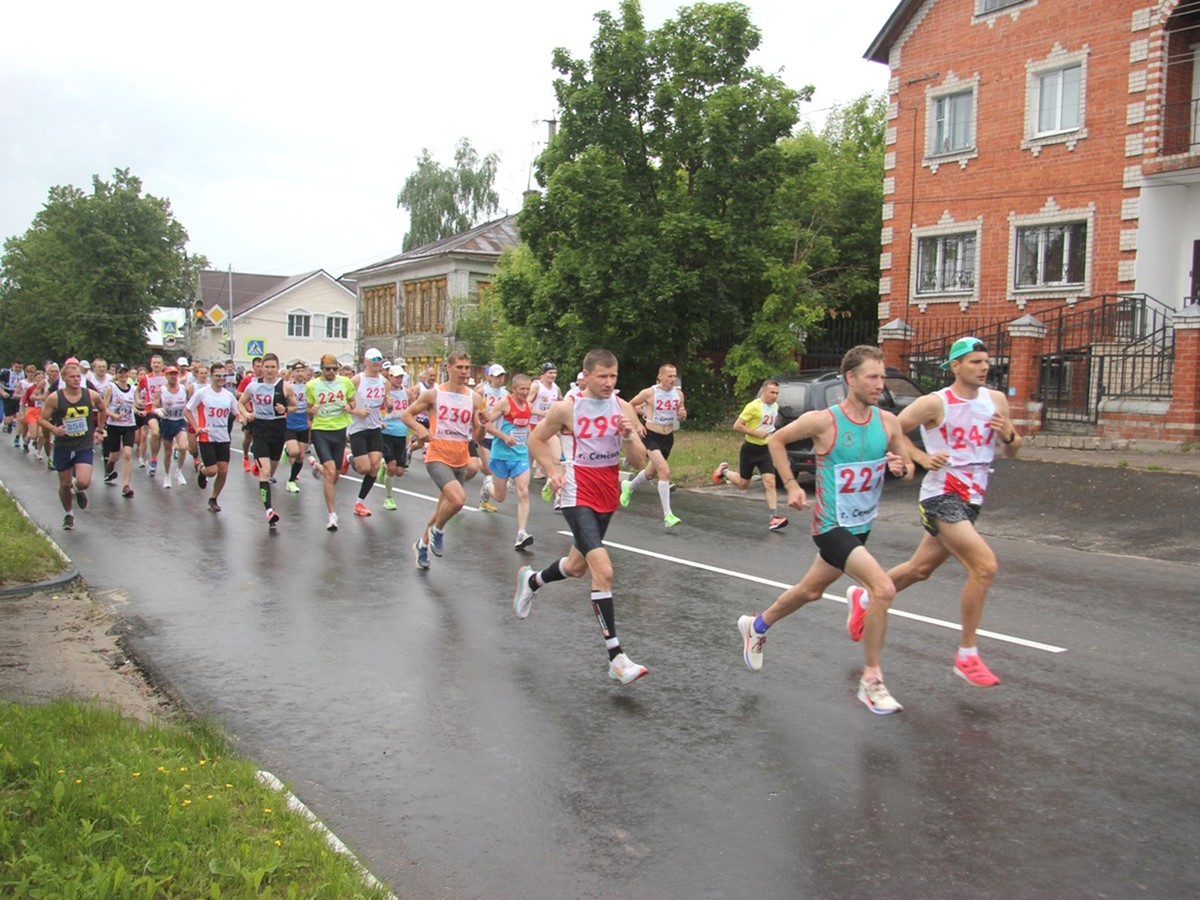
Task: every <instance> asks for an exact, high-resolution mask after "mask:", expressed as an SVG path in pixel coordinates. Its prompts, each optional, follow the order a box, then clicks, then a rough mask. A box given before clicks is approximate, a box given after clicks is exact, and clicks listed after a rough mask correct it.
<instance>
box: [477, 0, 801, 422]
mask: <svg viewBox="0 0 1200 900" xmlns="http://www.w3.org/2000/svg"><path fill="white" fill-rule="evenodd" d="M596 19H597V21H598V23H599V29H598V33H597V35H596V38H595V40H594V41H593V42H592V49H591V57H590V59H586V60H585V59H575V58H572V57H571V56H570V55H569V54H568V53H567V51H566V50H563V49H559V50H557V51H555V54H554V66H555V68H556V69H557V71H558V73H559V77H558V78H557V79H556V80H555V82H554V90H555V94H556V97H557V100H558V105H559V108H560V110H561V122H560V128H559V131H558V134H557V136H556V137H555V138H554V140H553V141H551V143H550V145H549V147H548V148H547V149H546V151H545V152H544V153H543V154H542V156H541V157H540V159H539V161H538V166H537V178H538V181H539V183H540V184H541V185H542V186H543V188H544V191H543V193H542V194H541V195H540V196H539V197H537V198H532V199H530V200H529V201H527V203H526V205H525V207H524V209H523V210H522V212H521V215H520V219H519V226H520V230H521V237H522V240H523V241H525V242H526V244H527V245H528V248H529V251H530V257H529V258H524V257H522V258H519V259H517V258H514V259H515V261H517V262H519V263H520V266H519V267H518V268H517V270H516V271H512V272H509V271H504V270H502V272H501V275H500V277H499V278H498V279H497V289H498V291H499V294H500V298H501V302H502V304H503V308H504V314H505V318H506V319H507V321H508V322H510V323H512V324H513V325H516V326H518V327H521V328H524V329H526V330H527V331H528V333H530V334H531V335H532V336H533V337H534V338H535V339H536V340H539V341H542V342H543V343H544V353H546V354H552V355H553V357H554V358H556V359H558V360H560V361H561V365H563V366H564V367H571V366H573V365H575V364H577V363H578V360H579V359H581V358H582V356H583V354H584V352H586V351H587V350H588V349H590V348H591V347H595V346H606V347H608V348H609V349H611V350H613V351H614V352H615V353H617V355H618V356H619V358H620V359H621V365H622V381H623V382H625V383H629V382H631V381H632V382H633V383H634V384H640V382H641V381H645V380H647V379H652V378H653V374H654V372H655V370H656V369H657V367H658V365H659V363H660V362H662V361H664V360H671V361H673V362H675V363H676V364H677V365H679V366H680V367H681V368H682V369H683V370H684V374H685V380H686V381H687V383H688V385H689V386H690V387H691V388H692V389H693V391H694V390H695V389H696V388H697V387H698V384H697V381H698V380H703V378H704V377H705V376H704V373H705V371H706V367H705V366H704V365H703V364H702V353H703V351H705V350H708V349H711V348H718V349H723V348H725V347H728V346H729V345H730V344H731V343H733V342H734V341H736V340H737V339H740V337H741V336H743V335H744V334H745V333H746V331H747V329H748V328H749V327H750V324H751V321H752V319H753V317H754V314H755V312H756V311H757V310H758V309H759V308H761V307H762V305H763V304H764V302H765V301H766V300H767V298H768V297H769V296H771V295H781V300H780V302H781V304H782V305H783V306H785V307H788V308H794V307H795V306H796V305H797V304H800V303H802V302H803V299H804V297H805V296H806V295H805V293H804V292H803V290H801V288H802V286H801V285H799V284H798V282H797V280H796V279H795V278H794V277H792V276H790V275H789V274H788V273H787V272H785V271H782V270H781V267H780V261H781V260H788V259H790V258H791V249H792V245H793V241H794V228H793V226H792V224H791V223H790V222H788V221H786V220H781V218H780V216H779V214H778V204H777V202H776V194H777V192H778V190H779V186H780V185H781V183H782V182H783V179H784V176H785V175H786V163H787V157H786V155H785V154H784V152H783V151H782V149H781V147H780V144H779V141H780V139H781V138H784V137H787V136H788V135H789V134H790V133H791V131H792V128H793V127H794V125H795V124H796V122H797V119H798V105H799V103H800V102H801V101H802V100H805V99H807V98H808V97H809V96H810V95H811V91H812V88H811V87H808V88H804V89H801V90H794V89H792V88H790V87H788V86H787V85H786V84H784V83H783V81H782V80H781V79H780V78H778V77H777V76H775V75H772V74H768V73H765V72H763V71H762V70H761V69H760V68H757V67H754V66H751V65H749V64H748V60H749V58H750V56H751V54H752V53H753V51H754V50H755V49H756V48H757V47H758V45H759V40H760V37H761V36H760V33H759V30H758V29H757V28H756V27H755V26H754V25H753V23H752V22H751V21H750V18H749V15H748V11H747V9H746V7H745V6H744V5H742V4H740V3H699V4H695V5H692V6H688V7H684V8H682V9H680V10H679V12H678V14H677V17H676V18H675V19H672V20H669V21H667V22H665V23H664V24H663V26H662V27H661V28H659V29H658V30H647V29H646V27H645V25H644V22H643V18H642V13H641V8H640V5H639V4H638V2H636V0H625V2H622V3H621V7H620V15H619V17H617V16H614V15H612V14H611V13H608V12H601V13H599V14H598V15H597V16H596ZM571 360H575V361H576V363H572V362H571ZM647 383H648V382H647ZM689 405H691V404H690V403H689Z"/></svg>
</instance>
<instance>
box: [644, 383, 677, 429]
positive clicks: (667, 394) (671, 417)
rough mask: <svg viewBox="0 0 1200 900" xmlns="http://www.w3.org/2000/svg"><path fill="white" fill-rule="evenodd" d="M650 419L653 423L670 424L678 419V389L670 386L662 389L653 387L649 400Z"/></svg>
mask: <svg viewBox="0 0 1200 900" xmlns="http://www.w3.org/2000/svg"><path fill="white" fill-rule="evenodd" d="M650 405H651V407H652V409H651V410H650V421H651V422H653V423H654V424H655V425H663V426H671V425H674V424H675V423H676V422H678V421H679V390H678V389H677V388H671V390H669V391H664V390H663V389H662V388H659V387H655V388H654V396H653V397H652V398H651V400H650Z"/></svg>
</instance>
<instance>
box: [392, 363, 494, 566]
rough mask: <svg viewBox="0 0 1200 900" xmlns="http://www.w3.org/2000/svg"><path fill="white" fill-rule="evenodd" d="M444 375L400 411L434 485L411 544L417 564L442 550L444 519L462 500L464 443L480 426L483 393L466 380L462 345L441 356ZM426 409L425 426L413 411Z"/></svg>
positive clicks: (455, 511) (467, 454)
mask: <svg viewBox="0 0 1200 900" xmlns="http://www.w3.org/2000/svg"><path fill="white" fill-rule="evenodd" d="M446 371H447V372H448V373H449V378H448V380H447V381H446V382H445V383H443V384H439V385H438V386H437V387H435V388H433V389H432V390H428V391H424V392H423V393H422V394H421V395H420V396H419V397H417V399H416V400H415V401H414V402H413V403H412V404H411V405H410V406H409V407H408V409H406V410H404V412H403V413H401V414H400V418H401V419H403V421H404V424H405V425H407V426H408V428H409V430H410V431H411V432H412V433H413V434H414V435H415V436H416V437H418V438H420V439H421V440H422V441H423V442H424V441H427V442H428V446H427V447H426V449H425V471H426V472H428V473H429V477H430V478H432V479H433V483H434V484H435V485H437V488H438V491H439V495H438V503H437V507H436V508H435V509H434V511H433V515H432V516H430V518H429V521H428V522H427V523H426V524H425V531H424V533H423V534H422V535H421V537H420V538H419V539H418V540H417V542H416V543H415V544H413V553H414V554H415V556H416V560H417V568H419V569H428V568H429V554H430V552H431V551H432V552H433V555H434V556H439V557H440V556H442V554H443V553H444V537H443V535H444V533H445V529H446V525H447V524H448V523H449V521H450V520H451V519H453V518H454V517H455V516H456V515H457V514H458V511H459V510H460V509H462V508H463V504H464V503H466V502H467V492H466V488H465V487H464V484H465V483H466V479H467V469H468V467H469V466H470V464H471V453H470V450H469V449H468V447H467V445H468V444H469V443H470V442H471V438H472V435H473V434H474V433H477V432H479V431H480V430H481V429H482V426H481V424H480V423H481V422H482V418H481V417H480V414H481V413H482V411H483V398H482V397H480V396H479V395H478V394H476V393H475V392H474V391H472V390H471V389H470V388H469V387H468V386H467V380H468V379H469V378H470V377H471V357H470V355H469V354H468V353H467V352H466V351H464V350H455V351H454V352H453V353H451V354H450V355H449V356H448V357H447V358H446ZM423 412H427V413H428V414H429V427H428V428H426V427H425V426H424V425H422V424H421V423H420V422H419V421H418V420H417V416H418V415H420V414H421V413H423Z"/></svg>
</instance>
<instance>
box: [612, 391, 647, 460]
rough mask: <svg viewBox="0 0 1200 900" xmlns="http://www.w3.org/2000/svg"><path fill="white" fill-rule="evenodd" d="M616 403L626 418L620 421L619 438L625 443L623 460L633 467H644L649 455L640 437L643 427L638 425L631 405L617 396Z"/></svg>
mask: <svg viewBox="0 0 1200 900" xmlns="http://www.w3.org/2000/svg"><path fill="white" fill-rule="evenodd" d="M617 403H619V404H620V405H621V412H622V413H624V414H625V418H626V420H627V421H624V422H622V423H621V440H622V441H623V442H624V443H625V462H626V463H627V464H628V465H629V466H630V468H633V469H641V468H644V467H645V465H646V458H647V457H648V456H649V454H648V453H646V445H645V444H643V443H642V438H641V434H642V433H644V430H645V429H644V428H642V427H639V424H638V418H637V413H635V412H634V411H633V407H632V406H630V405H629V404H628V403H627V402H626V401H624V400H622V399H621V398H620V397H618V398H617Z"/></svg>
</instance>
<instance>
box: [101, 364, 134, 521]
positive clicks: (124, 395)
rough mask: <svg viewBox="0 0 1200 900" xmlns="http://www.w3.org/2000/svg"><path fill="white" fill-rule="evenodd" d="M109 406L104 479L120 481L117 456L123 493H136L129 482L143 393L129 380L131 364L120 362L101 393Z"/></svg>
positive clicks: (127, 496)
mask: <svg viewBox="0 0 1200 900" xmlns="http://www.w3.org/2000/svg"><path fill="white" fill-rule="evenodd" d="M100 396H101V397H103V398H104V405H105V407H106V408H107V409H108V423H107V425H106V426H105V427H106V429H107V433H106V434H105V435H104V446H103V451H104V483H105V484H116V482H117V477H118V473H117V459H118V458H120V460H121V472H120V478H121V480H122V484H121V496H122V497H126V498H131V497H133V486H132V485H131V484H130V483H129V479H130V476H132V475H133V444H134V440H135V438H136V436H137V419H136V418H135V416H136V413H137V409H138V404H139V403H140V402H141V397H140V396H139V394H138V390H137V388H136V387H135V386H134V384H133V382H131V381H130V380H129V366H127V365H126V364H125V363H117V375H116V378H114V379H112V380H111V381H110V382H109V383H108V384H107V385H106V386H105V388H104V391H103V392H102V393H101V394H100Z"/></svg>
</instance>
